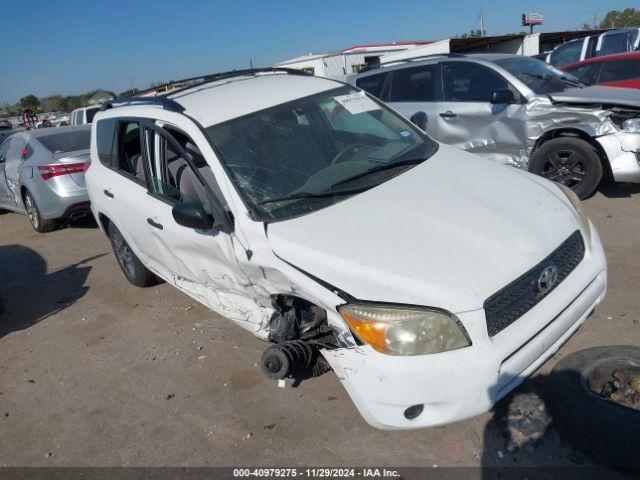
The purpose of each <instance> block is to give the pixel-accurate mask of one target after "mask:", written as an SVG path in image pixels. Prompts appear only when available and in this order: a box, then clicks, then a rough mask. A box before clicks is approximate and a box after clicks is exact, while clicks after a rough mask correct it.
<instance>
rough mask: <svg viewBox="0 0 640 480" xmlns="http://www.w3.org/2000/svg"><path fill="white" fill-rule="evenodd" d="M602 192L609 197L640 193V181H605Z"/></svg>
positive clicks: (625, 196)
mask: <svg viewBox="0 0 640 480" xmlns="http://www.w3.org/2000/svg"><path fill="white" fill-rule="evenodd" d="M600 193H602V194H603V195H604V196H605V197H607V198H627V197H631V196H633V195H636V194H638V193H640V183H614V182H611V181H608V182H603V184H602V187H600Z"/></svg>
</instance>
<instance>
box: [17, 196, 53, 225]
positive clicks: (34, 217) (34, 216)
mask: <svg viewBox="0 0 640 480" xmlns="http://www.w3.org/2000/svg"><path fill="white" fill-rule="evenodd" d="M23 201H24V207H25V209H26V210H27V218H28V219H29V223H31V226H32V227H33V229H34V230H35V231H36V232H38V233H45V232H50V231H51V230H54V229H55V228H56V220H55V219H54V218H50V219H44V218H42V215H40V209H38V205H37V204H36V201H35V199H34V198H33V195H31V192H29V191H28V190H27V191H26V192H24V197H23Z"/></svg>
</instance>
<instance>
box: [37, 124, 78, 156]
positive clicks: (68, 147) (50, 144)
mask: <svg viewBox="0 0 640 480" xmlns="http://www.w3.org/2000/svg"><path fill="white" fill-rule="evenodd" d="M37 140H38V141H39V142H40V143H41V144H42V145H43V146H44V147H45V148H46V149H47V150H49V151H50V152H53V153H67V152H75V151H76V150H88V149H89V143H90V140H91V130H89V129H85V130H73V131H70V132H63V133H54V134H51V135H43V136H41V137H38V138H37Z"/></svg>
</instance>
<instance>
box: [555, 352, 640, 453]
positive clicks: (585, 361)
mask: <svg viewBox="0 0 640 480" xmlns="http://www.w3.org/2000/svg"><path fill="white" fill-rule="evenodd" d="M618 360H619V361H620V362H623V363H624V362H629V363H635V364H636V365H640V347H634V346H620V345H616V346H609V347H596V348H587V349H585V350H580V351H578V352H575V353H572V354H571V355H568V356H567V357H565V358H563V359H562V360H560V361H559V362H558V364H557V365H556V366H555V368H554V369H553V372H552V373H551V374H550V375H549V376H548V377H547V378H546V381H545V382H544V384H543V386H544V394H545V400H546V402H547V406H548V407H549V410H550V411H551V414H552V416H553V420H554V423H555V425H556V427H557V429H558V431H559V433H560V435H561V436H562V437H563V439H564V440H565V441H567V442H568V443H570V444H571V445H572V446H573V447H574V448H576V449H577V450H581V451H583V452H585V453H587V454H589V455H590V456H591V457H592V458H594V459H595V460H597V461H599V462H600V463H602V464H604V465H609V466H640V454H638V452H640V410H635V409H632V408H628V407H624V406H622V405H619V404H617V403H615V402H613V401H610V400H608V399H606V398H604V397H601V396H599V395H595V394H593V393H591V392H590V391H588V389H587V385H586V383H587V378H588V377H589V375H590V373H591V374H592V372H593V371H594V367H597V366H604V365H615V364H616V362H618ZM607 368H608V367H607ZM605 371H607V370H606V369H605ZM590 378H593V377H590Z"/></svg>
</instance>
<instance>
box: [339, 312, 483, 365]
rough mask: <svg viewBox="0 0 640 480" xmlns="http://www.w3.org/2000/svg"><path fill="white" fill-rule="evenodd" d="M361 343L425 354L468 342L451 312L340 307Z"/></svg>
mask: <svg viewBox="0 0 640 480" xmlns="http://www.w3.org/2000/svg"><path fill="white" fill-rule="evenodd" d="M340 314H341V315H342V318H344V319H345V321H346V322H347V324H348V325H349V327H351V329H352V331H353V333H355V335H356V336H357V337H358V338H359V339H360V340H362V342H364V343H366V344H368V345H371V346H372V347H373V348H374V349H375V350H377V351H378V352H380V353H385V354H387V355H428V354H431V353H439V352H446V351H449V350H456V349H458V348H463V347H468V346H469V345H471V342H470V341H469V337H468V335H467V332H466V331H465V329H464V327H463V326H462V325H461V324H460V323H459V321H458V320H457V319H456V318H455V317H454V316H453V315H451V314H449V313H447V312H443V311H438V310H432V309H429V308H420V307H403V306H391V305H388V306H384V305H364V304H362V305H345V306H344V307H342V308H340Z"/></svg>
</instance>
